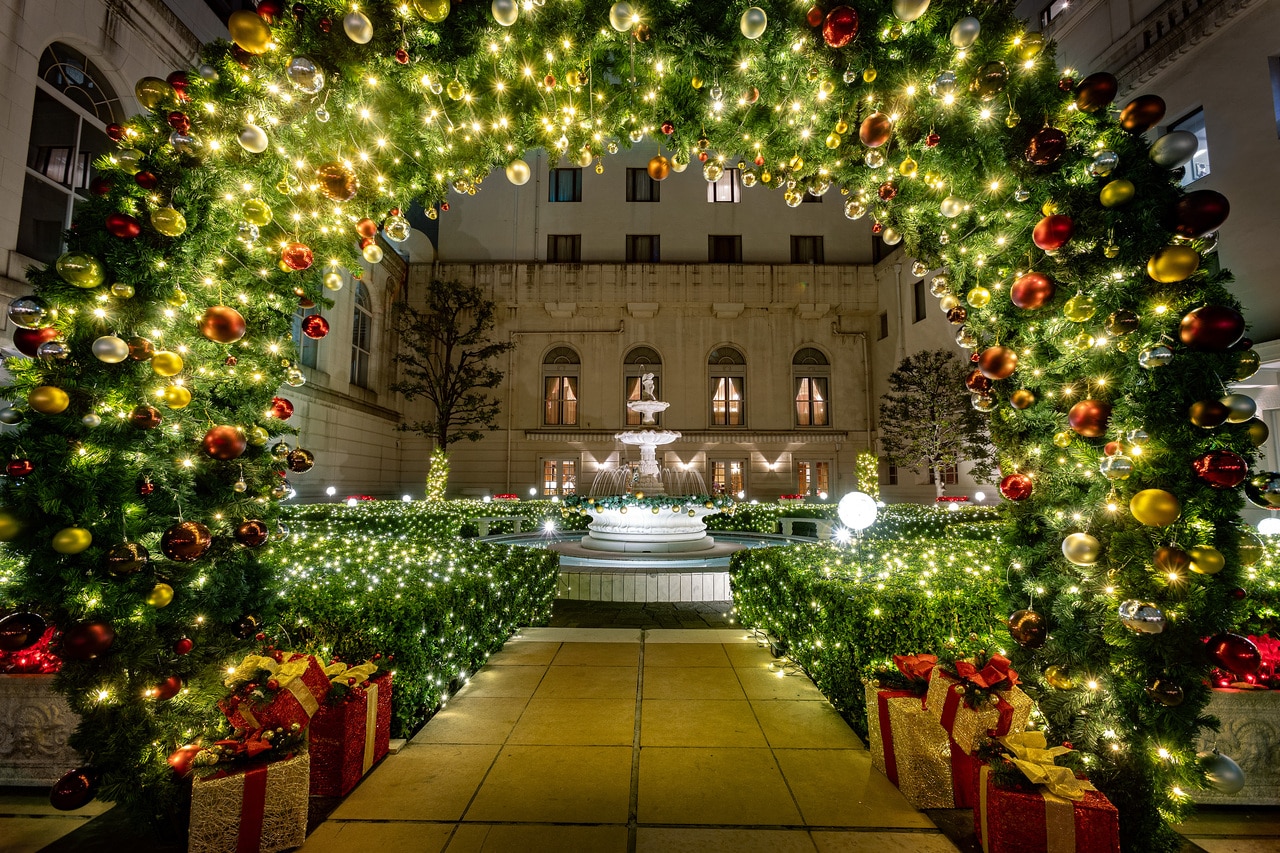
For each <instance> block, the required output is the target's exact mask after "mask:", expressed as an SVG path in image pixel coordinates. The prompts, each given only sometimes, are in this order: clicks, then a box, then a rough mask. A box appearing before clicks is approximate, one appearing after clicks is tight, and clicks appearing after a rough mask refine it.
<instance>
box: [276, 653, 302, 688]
mask: <svg viewBox="0 0 1280 853" xmlns="http://www.w3.org/2000/svg"><path fill="white" fill-rule="evenodd" d="M310 663H311V657H310V656H308V655H294V656H293V659H292V660H287V661H285V662H284V663H282V664H280V666H279V668H278V669H276V671H275V673H274V675H273V677H274V678H275V680H276V684H278V685H279V686H280V689H281V690H283V689H285V688H286V687H287V686H288V685H289V683H290V682H291V681H293V680H294V679H295V678H301V677H302V674H303V673H304V672H306V671H307V666H308V664H310Z"/></svg>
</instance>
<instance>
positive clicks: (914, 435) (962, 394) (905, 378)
mask: <svg viewBox="0 0 1280 853" xmlns="http://www.w3.org/2000/svg"><path fill="white" fill-rule="evenodd" d="M965 373H966V371H965V369H964V365H962V364H961V363H960V359H958V358H956V354H955V353H954V352H950V351H949V350H942V349H939V350H921V351H920V352H917V353H913V354H911V355H909V356H907V357H906V358H904V359H903V360H902V363H901V364H899V365H898V367H897V369H895V370H894V371H893V373H891V374H889V388H890V391H889V393H887V394H885V395H884V396H883V397H881V398H880V399H881V401H882V402H881V403H880V421H879V424H878V426H879V430H880V444H881V446H882V447H883V448H884V452H885V455H886V456H888V457H889V461H890V462H891V463H892V464H894V465H897V466H899V467H903V468H910V469H911V470H912V471H914V472H916V473H917V474H919V473H920V472H921V471H922V470H923V471H928V472H930V473H931V474H932V475H933V484H934V490H935V491H936V492H937V496H938V497H942V494H943V492H944V491H945V490H946V483H945V482H944V480H945V478H944V476H943V474H944V472H945V471H946V470H947V469H949V468H957V467H959V465H960V463H962V462H971V463H973V470H972V474H973V476H974V477H975V478H976V479H978V480H983V479H985V478H986V477H988V476H989V475H990V469H991V446H990V444H989V443H988V439H987V428H986V427H987V425H986V418H985V417H983V416H982V414H981V413H979V412H977V411H975V410H974V408H973V406H972V405H970V400H969V394H968V392H967V391H965V387H964V378H965Z"/></svg>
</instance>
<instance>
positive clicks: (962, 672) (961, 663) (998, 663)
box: [956, 655, 1018, 690]
mask: <svg viewBox="0 0 1280 853" xmlns="http://www.w3.org/2000/svg"><path fill="white" fill-rule="evenodd" d="M956 675H958V676H960V680H961V681H967V682H969V683H970V684H972V685H974V686H975V687H982V688H984V689H987V690H990V689H991V688H993V687H995V686H996V685H997V684H1000V683H1001V682H1003V681H1008V682H1009V683H1008V684H1007V685H1005V686H1006V687H1017V686H1018V673H1017V672H1015V671H1014V670H1013V668H1012V667H1011V666H1010V664H1009V659H1008V658H1006V657H1004V656H1002V655H992V656H991V659H990V660H988V661H987V665H986V666H984V667H983V668H982V669H981V670H979V669H978V668H977V667H976V666H974V665H973V664H971V663H969V661H967V660H958V661H956Z"/></svg>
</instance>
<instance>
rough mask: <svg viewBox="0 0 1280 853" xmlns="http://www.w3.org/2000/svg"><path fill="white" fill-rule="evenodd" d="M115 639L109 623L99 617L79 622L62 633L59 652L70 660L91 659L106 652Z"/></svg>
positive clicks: (114, 631) (114, 633)
mask: <svg viewBox="0 0 1280 853" xmlns="http://www.w3.org/2000/svg"><path fill="white" fill-rule="evenodd" d="M115 641H116V630H115V628H112V627H111V623H109V622H103V621H102V620H99V619H95V620H92V621H89V622H81V623H79V624H78V625H76V626H74V627H73V628H72V629H71V630H69V631H67V632H66V633H65V634H63V635H62V651H61V654H62V656H63V657H64V658H71V659H72V660H93V659H94V658H97V657H100V656H101V655H104V654H106V652H107V650H108V649H110V648H111V644H112V643H114V642H115Z"/></svg>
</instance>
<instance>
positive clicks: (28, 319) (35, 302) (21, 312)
mask: <svg viewBox="0 0 1280 853" xmlns="http://www.w3.org/2000/svg"><path fill="white" fill-rule="evenodd" d="M8 315H9V319H10V320H11V321H12V322H13V324H14V325H15V326H19V327H21V328H23V329H39V328H42V327H44V326H45V324H46V323H49V322H52V321H53V320H54V319H55V318H56V316H57V312H56V311H53V310H52V309H50V308H49V303H47V302H45V301H44V300H43V299H41V298H40V297H38V296H20V297H18V298H17V299H15V300H13V301H12V302H10V303H9V308H8Z"/></svg>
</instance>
